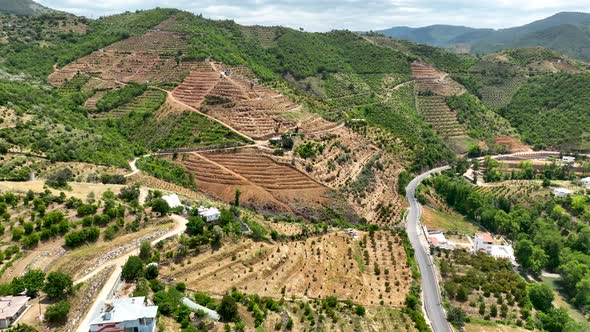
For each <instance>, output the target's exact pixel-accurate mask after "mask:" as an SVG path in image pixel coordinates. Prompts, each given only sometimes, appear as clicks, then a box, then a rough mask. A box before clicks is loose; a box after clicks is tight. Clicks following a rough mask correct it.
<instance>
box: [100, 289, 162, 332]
mask: <svg viewBox="0 0 590 332" xmlns="http://www.w3.org/2000/svg"><path fill="white" fill-rule="evenodd" d="M144 301H145V297H144V296H139V297H129V298H121V299H109V300H106V301H105V300H103V301H101V303H100V305H99V306H98V308H97V309H96V311H95V312H94V314H93V315H92V319H91V320H90V330H89V331H90V332H99V331H100V332H154V331H155V330H156V315H157V313H158V306H146V305H145V303H144Z"/></svg>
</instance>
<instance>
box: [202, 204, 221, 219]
mask: <svg viewBox="0 0 590 332" xmlns="http://www.w3.org/2000/svg"><path fill="white" fill-rule="evenodd" d="M197 211H198V213H199V216H201V217H203V219H205V221H207V222H212V221H217V220H219V218H220V217H221V212H220V211H219V210H218V209H217V208H214V207H211V208H204V207H200V208H198V210H197Z"/></svg>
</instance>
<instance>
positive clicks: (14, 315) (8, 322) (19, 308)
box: [0, 296, 30, 329]
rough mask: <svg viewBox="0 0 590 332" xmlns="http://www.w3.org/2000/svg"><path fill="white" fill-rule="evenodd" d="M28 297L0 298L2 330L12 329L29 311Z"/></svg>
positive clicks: (0, 324)
mask: <svg viewBox="0 0 590 332" xmlns="http://www.w3.org/2000/svg"><path fill="white" fill-rule="evenodd" d="M29 299H30V298H29V297H28V296H3V297H0V329H7V328H9V327H11V326H12V325H13V324H14V323H16V321H17V320H18V319H19V318H20V317H21V315H22V313H23V312H24V311H25V310H26V309H27V301H29Z"/></svg>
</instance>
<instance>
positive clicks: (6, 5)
mask: <svg viewBox="0 0 590 332" xmlns="http://www.w3.org/2000/svg"><path fill="white" fill-rule="evenodd" d="M51 13H59V11H57V10H54V9H51V8H48V7H45V6H43V5H40V4H39V3H37V2H35V1H33V0H0V14H12V15H22V16H31V15H42V14H51Z"/></svg>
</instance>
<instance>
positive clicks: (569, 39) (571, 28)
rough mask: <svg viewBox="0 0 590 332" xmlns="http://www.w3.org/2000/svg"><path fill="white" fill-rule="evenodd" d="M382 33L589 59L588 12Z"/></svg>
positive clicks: (482, 49)
mask: <svg viewBox="0 0 590 332" xmlns="http://www.w3.org/2000/svg"><path fill="white" fill-rule="evenodd" d="M378 32H380V33H383V34H384V35H386V36H390V37H393V38H398V39H405V40H410V41H414V42H417V43H422V44H428V45H431V46H437V47H445V48H454V49H458V50H462V51H467V52H471V53H491V52H496V51H499V50H502V49H506V48H519V47H531V46H542V47H545V48H550V49H553V50H556V51H560V52H562V53H564V54H566V55H569V56H571V57H574V58H576V59H580V60H584V61H589V60H590V48H588V47H587V45H588V41H590V14H587V13H579V12H561V13H557V14H555V15H553V16H551V17H548V18H545V19H542V20H539V21H535V22H532V23H529V24H526V25H523V26H519V27H514V28H507V29H499V30H493V29H477V28H469V27H463V26H452V25H432V26H428V27H423V28H408V27H396V28H391V29H387V30H382V31H378Z"/></svg>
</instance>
